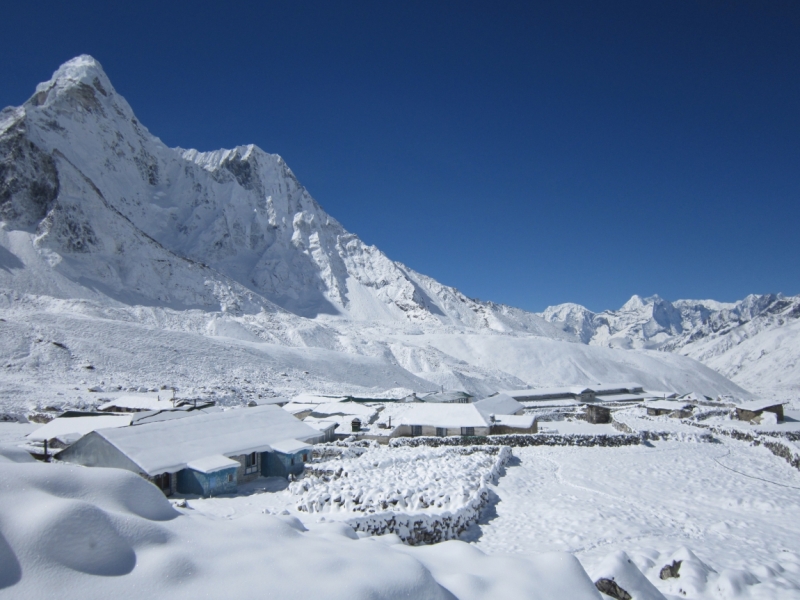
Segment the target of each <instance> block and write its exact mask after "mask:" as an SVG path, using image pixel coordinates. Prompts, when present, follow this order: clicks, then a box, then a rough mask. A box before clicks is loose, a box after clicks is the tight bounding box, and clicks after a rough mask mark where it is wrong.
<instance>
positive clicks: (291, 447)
mask: <svg viewBox="0 0 800 600" xmlns="http://www.w3.org/2000/svg"><path fill="white" fill-rule="evenodd" d="M270 445H271V446H272V449H273V450H274V451H275V452H280V453H281V454H294V453H295V452H300V450H305V449H306V448H311V444H307V443H305V442H301V441H298V440H292V439H289V440H281V441H280V442H275V443H274V444H270Z"/></svg>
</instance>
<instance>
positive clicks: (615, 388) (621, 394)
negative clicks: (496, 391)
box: [501, 383, 648, 404]
mask: <svg viewBox="0 0 800 600" xmlns="http://www.w3.org/2000/svg"><path fill="white" fill-rule="evenodd" d="M501 393H502V394H505V395H507V396H511V397H512V398H514V399H515V400H517V401H519V402H540V403H547V404H553V403H554V402H556V403H557V402H558V401H567V402H571V403H579V404H582V403H586V402H636V401H641V400H643V399H644V398H646V397H648V395H647V394H646V392H645V391H644V389H643V388H642V386H641V385H638V384H635V383H621V384H598V385H592V386H582V385H577V386H567V387H553V388H537V389H530V390H505V391H502V392H501Z"/></svg>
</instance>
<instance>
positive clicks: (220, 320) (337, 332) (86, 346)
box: [0, 56, 747, 405]
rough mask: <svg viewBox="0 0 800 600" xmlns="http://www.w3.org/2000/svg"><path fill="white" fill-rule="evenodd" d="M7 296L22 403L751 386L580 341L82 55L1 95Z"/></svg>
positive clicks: (279, 163) (13, 389) (10, 354)
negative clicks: (22, 95) (128, 94)
mask: <svg viewBox="0 0 800 600" xmlns="http://www.w3.org/2000/svg"><path fill="white" fill-rule="evenodd" d="M0 310H2V317H0V318H2V319H4V320H3V321H0V328H2V329H3V343H2V344H0V386H2V390H3V391H4V393H3V395H2V397H3V399H4V401H5V402H11V403H16V404H18V403H25V404H28V405H31V404H36V403H39V402H40V400H36V398H37V397H40V396H41V395H42V394H41V386H42V385H46V386H50V388H49V389H50V391H49V392H47V393H46V394H45V396H49V395H52V394H54V393H57V392H56V391H55V390H56V389H58V392H60V393H63V394H65V400H69V401H75V402H78V401H81V402H88V401H90V400H91V398H90V397H87V394H86V392H85V389H86V387H94V386H101V387H102V386H106V387H113V386H123V387H128V386H133V387H138V386H145V387H148V388H151V387H154V386H155V387H158V386H160V385H177V386H179V387H181V388H183V389H187V388H191V389H195V390H203V389H206V390H208V389H212V390H215V391H216V392H217V393H219V394H221V395H222V396H224V397H228V398H231V400H232V401H233V399H235V398H239V399H241V397H242V396H244V397H249V396H252V395H257V394H258V393H267V394H271V393H293V392H296V391H303V390H311V391H318V392H333V393H337V394H340V393H359V394H380V393H388V392H389V391H391V390H394V391H395V392H396V393H402V392H406V391H410V390H414V391H426V390H432V389H436V388H439V387H440V386H445V387H453V388H460V389H465V390H467V391H470V392H473V393H479V394H487V393H491V392H493V391H495V390H497V389H504V388H519V387H524V386H525V385H526V384H539V383H544V382H547V383H548V384H572V383H583V382H589V381H591V382H596V381H595V380H597V381H609V379H606V378H610V379H611V380H620V379H622V380H626V381H627V380H633V381H641V382H642V383H647V382H650V381H655V382H658V383H659V384H660V385H661V387H669V388H671V389H672V388H674V389H676V390H679V391H690V390H695V389H702V390H705V391H706V392H707V393H709V394H710V395H714V394H717V393H733V394H735V395H739V396H746V395H747V392H745V391H744V390H743V389H740V388H738V387H737V386H735V385H732V384H731V383H730V382H729V381H727V380H725V379H724V378H716V379H714V378H710V377H709V375H708V373H706V371H705V370H704V369H702V368H700V367H699V366H698V365H697V364H696V363H695V362H693V361H691V360H689V359H677V358H675V359H673V358H660V357H659V356H648V357H646V358H642V357H640V356H638V355H634V354H632V353H624V352H613V353H609V352H607V351H606V350H604V349H601V348H594V347H591V348H588V349H587V348H586V347H584V346H583V345H581V344H578V343H572V342H577V341H578V340H577V339H576V338H575V336H574V335H573V333H572V332H570V331H564V330H563V329H564V328H563V327H561V326H560V324H558V323H556V324H553V323H551V322H549V320H551V319H547V318H542V317H541V316H539V315H535V314H532V313H528V312H526V311H523V310H520V309H516V308H512V307H509V306H504V305H498V304H495V303H492V302H480V301H476V300H472V299H470V298H467V297H466V296H464V295H463V294H461V293H460V292H459V291H458V290H456V289H454V288H451V287H448V286H445V285H442V284H440V283H439V282H437V281H435V280H433V279H431V278H430V277H426V276H424V275H422V274H420V273H417V272H415V271H413V270H412V269H410V268H408V267H406V266H404V265H402V264H400V263H397V262H394V261H392V260H390V259H389V258H388V257H387V256H386V255H384V254H383V253H382V252H381V251H380V250H378V249H377V248H375V247H374V246H367V245H366V244H364V243H363V242H362V241H361V240H360V239H359V238H358V237H357V236H356V235H354V234H352V233H349V232H347V231H346V230H345V229H344V228H343V227H342V226H341V225H340V224H339V223H338V222H337V221H336V220H335V219H333V218H332V217H331V216H329V215H328V214H327V213H325V211H324V210H323V209H322V208H321V207H320V206H319V204H317V202H316V201H315V200H314V199H313V198H312V197H311V196H310V195H309V194H308V192H307V191H306V190H305V188H303V186H302V185H301V184H300V183H299V182H298V181H297V179H296V178H295V176H294V175H293V173H292V172H291V170H290V169H289V168H288V166H287V165H286V164H285V163H284V161H283V160H282V159H281V158H280V157H279V156H277V155H274V154H268V153H266V152H264V151H262V150H260V149H259V148H257V147H255V146H252V145H250V146H240V147H237V148H234V149H232V150H219V151H215V152H198V151H196V150H184V149H179V148H178V149H173V148H168V147H167V146H165V145H164V144H163V143H162V142H161V141H160V140H159V139H158V138H157V137H155V136H153V135H152V134H150V132H149V131H148V130H147V129H146V128H145V127H144V126H143V125H142V124H141V123H139V121H138V120H137V119H136V117H135V115H134V113H133V111H132V109H131V107H130V106H129V105H128V103H127V102H126V101H125V99H124V98H122V97H121V96H120V95H119V94H117V93H116V91H115V90H114V87H113V86H112V84H111V82H110V81H109V79H108V77H107V76H106V74H105V73H104V72H103V70H102V68H101V66H100V65H99V63H98V62H97V61H95V60H94V59H93V58H91V57H89V56H80V57H78V58H75V59H73V60H71V61H69V62H67V63H65V64H64V65H63V66H62V67H60V68H59V69H58V70H57V71H56V73H55V74H54V75H53V77H52V79H50V80H49V81H47V82H44V83H42V84H40V85H39V86H38V87H37V89H36V93H35V94H34V95H33V96H32V97H31V98H30V99H29V100H28V101H27V102H26V103H25V104H24V105H22V106H20V107H16V108H13V107H12V108H7V109H4V110H3V111H2V112H1V113H0ZM447 336H451V338H452V340H460V341H459V342H458V343H456V342H453V341H450V342H448V343H443V342H441V340H444V339H449V338H448V337H447ZM459 336H464V337H463V338H462V337H459ZM542 340H560V341H561V343H548V344H544V343H543V342H542ZM465 348H468V349H469V351H468V352H467V351H466V350H464V349H465ZM512 348H513V350H512ZM501 356H502V357H505V359H504V360H499V359H498V357H501ZM521 365H524V366H521ZM89 366H91V367H93V368H91V369H90V368H87V367H89ZM59 386H60V387H59ZM62 388H63V389H62ZM76 388H77V389H76ZM392 393H393V394H394V392H392ZM48 401H49V400H45V402H48Z"/></svg>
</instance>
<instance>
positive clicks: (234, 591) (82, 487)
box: [0, 449, 598, 600]
mask: <svg viewBox="0 0 800 600" xmlns="http://www.w3.org/2000/svg"><path fill="white" fill-rule="evenodd" d="M31 460H32V459H31V458H30V456H29V455H27V453H25V452H23V451H17V450H14V449H10V450H9V449H2V450H0V481H2V482H3V485H2V486H0V598H55V597H58V598H76V599H77V598H120V599H125V598H131V599H134V598H135V599H138V598H143V597H145V598H170V599H183V598H186V599H189V598H198V597H214V598H265V597H269V598H281V599H289V600H291V599H295V598H296V599H301V598H310V597H320V598H322V597H324V598H333V599H342V600H360V599H364V600H366V599H367V598H385V599H387V600H395V599H396V600H399V599H401V598H418V599H420V600H428V599H431V600H433V599H436V600H446V599H450V598H460V599H465V600H483V599H485V600H489V599H490V598H498V597H502V598H509V599H515V598H519V599H522V598H533V599H542V600H544V599H551V598H575V599H576V600H581V599H587V600H588V599H592V600H595V599H596V598H598V595H597V592H596V591H595V589H594V586H593V585H592V583H591V581H590V580H589V578H588V576H587V575H586V573H585V572H584V571H583V569H582V567H581V566H580V563H579V562H578V561H577V560H576V559H575V558H574V557H572V556H570V555H569V554H566V553H555V554H546V555H543V556H537V557H535V558H534V559H526V558H524V557H505V556H487V555H485V554H484V553H483V552H481V551H480V550H478V549H476V548H474V547H471V546H469V545H468V544H465V543H463V542H457V541H453V542H448V543H446V544H440V545H437V546H430V547H427V548H410V547H407V546H403V545H402V544H399V543H398V542H399V540H397V538H396V536H387V537H385V538H372V537H367V538H363V539H361V538H359V537H358V536H357V535H356V534H355V532H354V531H353V530H352V529H350V528H349V527H348V526H346V525H343V524H336V523H331V524H327V523H319V524H314V525H312V526H310V527H305V526H303V525H302V524H301V523H300V522H299V521H297V520H296V519H293V518H291V517H280V516H274V515H267V514H261V513H257V514H250V515H247V516H246V517H243V518H238V519H214V518H209V517H208V516H205V515H203V514H199V513H197V512H196V511H192V510H183V511H179V510H176V509H174V508H173V507H172V506H171V505H170V503H169V501H168V500H167V499H166V498H165V497H164V496H163V494H162V493H161V492H160V491H159V490H158V489H157V488H156V487H155V486H154V485H152V484H150V483H148V482H147V481H145V480H143V479H142V478H140V477H138V476H137V475H134V474H132V473H128V472H126V471H122V470H117V469H99V468H97V469H92V468H83V467H76V466H67V465H62V464H43V463H35V462H28V461H31Z"/></svg>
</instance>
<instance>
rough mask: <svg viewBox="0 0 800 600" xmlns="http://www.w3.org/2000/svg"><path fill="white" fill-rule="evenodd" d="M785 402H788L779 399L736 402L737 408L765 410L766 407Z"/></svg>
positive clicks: (780, 404)
mask: <svg viewBox="0 0 800 600" xmlns="http://www.w3.org/2000/svg"><path fill="white" fill-rule="evenodd" d="M783 404H786V403H785V402H780V401H778V400H753V401H752V402H739V403H737V404H736V408H741V409H743V410H752V411H756V410H764V409H765V408H772V407H773V406H782V405H783Z"/></svg>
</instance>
